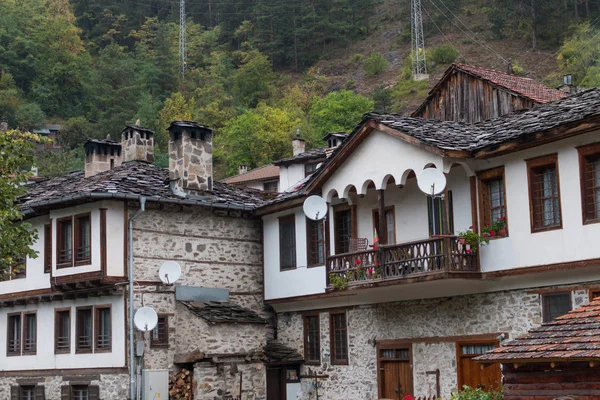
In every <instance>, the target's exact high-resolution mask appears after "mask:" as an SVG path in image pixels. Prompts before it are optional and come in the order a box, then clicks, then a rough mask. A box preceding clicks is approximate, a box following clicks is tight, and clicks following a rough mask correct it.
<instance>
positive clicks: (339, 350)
mask: <svg viewBox="0 0 600 400" xmlns="http://www.w3.org/2000/svg"><path fill="white" fill-rule="evenodd" d="M330 315H331V344H332V346H331V363H332V364H347V363H348V330H347V328H346V313H345V312H344V313H336V314H330Z"/></svg>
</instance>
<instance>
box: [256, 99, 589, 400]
mask: <svg viewBox="0 0 600 400" xmlns="http://www.w3.org/2000/svg"><path fill="white" fill-rule="evenodd" d="M599 131H600V90H598V89H593V90H588V91H585V92H582V93H579V94H576V95H574V96H571V97H568V98H564V99H562V100H559V101H556V102H550V103H547V104H541V105H536V106H535V107H533V108H532V109H530V110H521V111H519V112H515V113H512V114H508V115H506V116H504V117H501V118H497V119H492V120H489V121H485V122H480V123H477V124H466V123H460V122H440V121H433V120H426V121H424V120H423V119H419V118H414V117H403V116H399V115H392V114H376V113H370V114H366V115H365V116H364V118H363V120H362V121H361V123H360V124H359V125H358V126H357V127H356V128H355V129H354V130H353V131H352V132H351V133H350V134H349V136H348V137H347V138H346V139H345V141H344V142H343V144H341V145H340V146H338V147H337V148H335V149H334V150H333V151H332V152H331V154H330V156H329V157H328V158H327V160H326V161H324V162H323V164H322V165H321V167H320V168H318V169H317V171H316V172H315V173H314V174H312V175H311V176H310V177H309V178H308V179H306V180H305V181H304V182H301V183H298V184H297V185H295V187H294V190H293V191H286V192H283V193H280V194H279V195H278V196H277V197H276V198H274V199H272V200H269V201H267V202H266V203H265V204H263V205H261V206H259V207H258V209H257V211H256V215H260V216H261V217H262V220H263V243H264V288H265V302H266V303H267V304H269V305H271V306H272V307H273V308H274V309H275V311H276V312H277V327H278V329H277V334H278V340H279V341H280V342H281V343H282V344H284V345H287V346H289V347H291V348H293V349H296V350H297V351H298V352H299V353H301V354H303V355H304V363H303V365H302V367H301V368H300V377H301V385H300V387H301V392H300V393H299V395H300V398H301V399H315V398H316V397H317V392H318V395H319V397H320V398H326V399H330V400H338V399H339V400H342V399H365V400H372V399H394V400H398V399H402V398H403V397H404V396H405V395H407V394H411V395H415V396H441V397H442V398H448V397H449V396H450V394H451V392H452V391H453V390H456V389H458V388H460V387H462V386H463V385H469V386H473V387H477V386H480V387H484V388H485V389H490V388H498V387H499V385H500V383H501V381H502V375H501V370H500V368H499V367H498V366H497V365H487V366H484V367H483V368H481V367H480V365H479V364H478V363H477V361H475V360H474V358H475V357H477V356H478V355H481V354H483V353H485V352H487V351H488V350H490V349H493V348H495V347H497V346H499V345H501V344H503V343H504V341H505V340H507V339H512V338H514V337H517V336H519V335H522V334H525V333H526V332H527V331H528V330H530V329H532V328H534V327H537V326H539V325H540V324H541V323H543V322H548V321H552V320H554V319H555V318H556V317H557V316H559V315H561V314H564V313H565V312H567V311H569V310H571V309H572V308H573V307H577V306H580V305H582V304H584V303H587V302H588V300H589V296H590V294H592V293H597V291H598V290H599V289H600V273H599V272H598V266H599V265H600V249H599V248H598V246H596V245H595V243H596V241H597V238H598V237H599V236H598V235H600V225H598V223H597V222H598V221H600V217H599V214H598V212H599V210H600V200H599V199H600V197H599V196H597V194H598V193H597V192H598V191H597V183H596V182H598V181H599V180H598V179H600V168H598V166H599V165H600V162H599V161H598V160H600V133H599ZM427 168H437V169H438V170H440V171H442V172H443V173H444V175H445V177H446V186H445V189H444V191H443V195H444V196H443V197H436V198H435V199H430V198H429V197H428V196H426V195H425V194H424V193H422V192H421V191H420V190H419V188H418V185H417V177H418V176H419V175H420V173H421V172H422V171H423V170H424V169H427ZM311 195H319V196H321V197H322V198H323V199H324V200H325V201H326V202H327V204H328V213H327V216H326V217H325V219H324V220H323V221H317V222H315V221H312V220H309V219H307V218H306V216H305V215H304V212H303V209H302V206H303V203H304V200H305V199H306V198H307V197H308V196H311ZM499 220H502V221H504V225H505V226H504V227H501V226H500V225H501V224H500V223H499V222H498V221H499ZM492 224H494V225H497V226H494V228H493V229H496V231H495V232H493V233H492V232H489V231H490V230H492V228H491V226H492ZM375 229H376V230H377V232H378V236H379V246H378V247H377V249H375V248H374V247H371V246H372V245H373V238H374V234H373V232H374V230H375ZM467 230H472V231H474V233H480V234H483V232H489V233H490V235H491V234H493V237H491V238H490V239H489V244H487V245H485V246H480V247H477V246H471V245H469V244H466V243H464V242H463V241H461V240H460V238H459V237H458V234H459V232H461V231H462V232H464V231H467ZM359 239H360V240H359ZM278 374H279V378H278ZM288 374H289V371H288V370H287V367H285V366H282V367H281V368H280V369H279V371H277V372H273V373H271V374H270V375H268V376H267V387H268V388H271V389H272V391H271V392H269V393H268V396H274V397H272V398H273V399H275V398H277V399H285V398H286V395H285V394H284V393H285V391H286V386H285V385H284V384H281V385H279V386H278V385H277V382H278V379H279V382H281V379H283V378H281V377H284V378H285V377H286V375H288ZM270 380H271V381H273V382H275V383H271V382H270ZM317 380H318V384H317V383H316V381H317ZM269 398H271V397H269ZM287 398H288V399H289V398H290V397H289V396H287Z"/></svg>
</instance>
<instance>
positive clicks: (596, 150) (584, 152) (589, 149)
mask: <svg viewBox="0 0 600 400" xmlns="http://www.w3.org/2000/svg"><path fill="white" fill-rule="evenodd" d="M576 148H577V153H578V156H579V180H580V187H581V221H582V224H583V225H588V224H597V223H600V215H597V216H595V218H591V217H590V216H589V214H588V204H587V203H586V198H587V189H589V188H588V187H587V185H586V182H587V179H586V176H585V175H586V173H585V166H586V165H587V162H588V161H587V159H588V158H589V157H591V156H598V157H600V142H598V143H591V144H587V145H585V146H579V147H576Z"/></svg>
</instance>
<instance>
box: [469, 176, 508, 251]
mask: <svg viewBox="0 0 600 400" xmlns="http://www.w3.org/2000/svg"><path fill="white" fill-rule="evenodd" d="M500 179H501V180H502V187H503V190H504V199H503V203H504V205H503V206H502V208H504V225H505V229H506V234H505V235H499V234H498V232H494V233H495V235H494V236H492V237H490V238H489V239H498V238H503V237H508V236H509V231H508V204H507V201H506V173H505V168H504V165H502V166H500V167H496V168H490V169H486V170H484V171H479V172H477V184H478V186H479V190H478V191H477V193H478V197H479V221H480V223H481V228H483V227H485V226H486V224H487V223H488V222H489V223H493V222H495V221H492V207H491V204H489V201H488V203H487V206H486V198H485V194H486V193H485V192H488V193H489V190H490V182H492V181H496V180H500ZM488 197H490V196H489V194H488ZM488 200H489V198H488Z"/></svg>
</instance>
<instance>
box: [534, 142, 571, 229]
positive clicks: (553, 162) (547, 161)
mask: <svg viewBox="0 0 600 400" xmlns="http://www.w3.org/2000/svg"><path fill="white" fill-rule="evenodd" d="M525 162H526V165H527V189H528V192H529V219H530V225H531V233H538V232H547V231H553V230H557V229H562V228H563V212H562V201H561V192H560V174H559V168H558V153H553V154H546V155H543V156H540V157H535V158H530V159H528V160H525ZM552 166H553V167H554V169H555V170H556V190H557V199H558V213H559V218H560V223H559V224H557V225H553V226H548V227H543V226H542V227H539V226H537V225H536V221H535V219H536V218H535V213H534V207H535V206H536V204H535V203H536V202H537V201H536V199H535V198H534V196H533V189H534V188H533V181H532V179H533V177H532V172H533V170H535V169H540V168H544V167H552ZM539 202H540V203H541V202H543V199H540V200H539ZM542 217H543V216H542ZM542 221H543V218H542Z"/></svg>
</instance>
